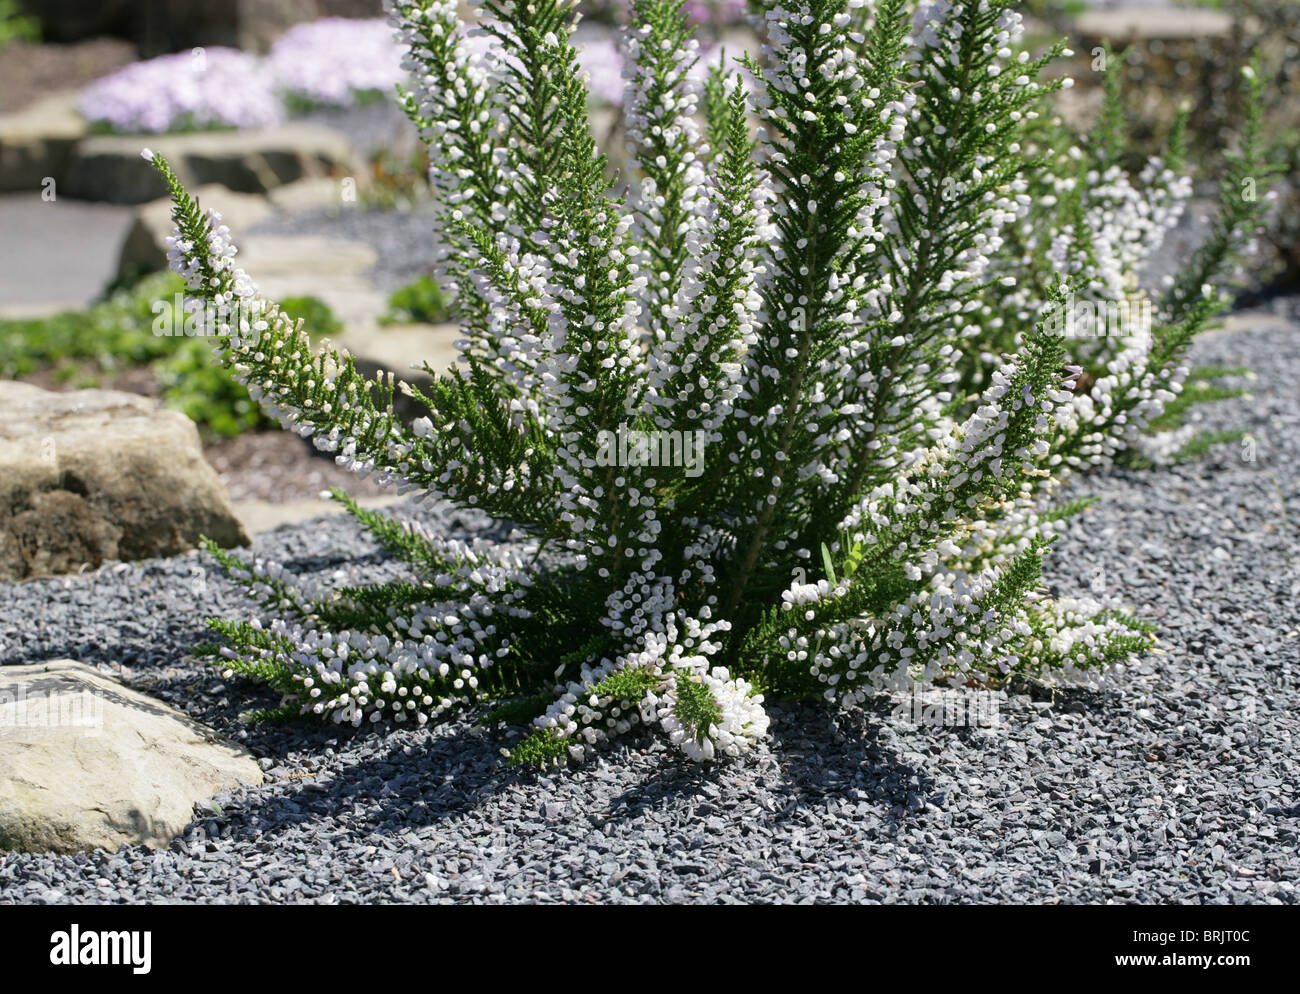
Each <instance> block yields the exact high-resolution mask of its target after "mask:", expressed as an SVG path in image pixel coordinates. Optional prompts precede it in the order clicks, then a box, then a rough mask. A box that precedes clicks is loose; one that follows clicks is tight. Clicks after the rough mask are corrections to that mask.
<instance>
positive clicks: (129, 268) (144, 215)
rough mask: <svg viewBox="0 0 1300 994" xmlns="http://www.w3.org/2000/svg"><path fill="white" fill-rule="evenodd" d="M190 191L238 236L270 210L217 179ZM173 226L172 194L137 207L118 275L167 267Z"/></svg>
mask: <svg viewBox="0 0 1300 994" xmlns="http://www.w3.org/2000/svg"><path fill="white" fill-rule="evenodd" d="M326 182H329V181H328V180H327V181H326ZM190 192H191V193H193V194H194V196H195V197H196V198H197V199H198V201H199V205H200V206H202V207H204V208H208V207H210V208H212V209H213V210H216V211H219V212H220V214H221V216H222V218H223V220H224V221H225V223H226V224H228V225H230V230H231V231H233V232H234V233H235V237H236V238H237V239H238V238H239V236H240V235H242V234H244V233H245V232H247V231H248V230H249V229H250V228H252V227H253V226H254V225H256V224H257V223H258V222H259V221H261V220H262V219H263V218H265V217H266V216H267V215H268V214H270V213H271V205H270V204H269V203H268V202H267V199H266V198H265V197H263V196H260V195H259V194H255V193H236V192H235V191H234V190H229V189H227V188H226V187H224V186H218V185H217V184H215V183H208V184H206V185H205V186H200V187H199V188H198V189H195V190H191V191H190ZM173 227H174V225H173V222H172V202H171V198H170V197H161V198H159V199H158V200H152V201H150V202H149V203H147V204H143V205H141V206H140V207H138V208H136V209H135V217H134V218H133V219H132V221H131V227H130V228H129V229H127V233H126V238H125V239H124V240H123V242H122V251H121V254H120V255H119V256H118V262H117V275H118V277H119V278H129V277H132V276H136V275H139V274H141V273H151V272H154V271H156V270H159V269H166V268H167V238H168V237H169V236H170V235H171V233H172V228H173Z"/></svg>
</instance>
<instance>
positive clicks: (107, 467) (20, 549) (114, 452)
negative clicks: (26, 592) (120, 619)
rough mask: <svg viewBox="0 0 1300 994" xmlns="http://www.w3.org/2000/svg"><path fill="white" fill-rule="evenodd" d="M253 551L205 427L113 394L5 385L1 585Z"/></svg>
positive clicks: (0, 455) (0, 412)
mask: <svg viewBox="0 0 1300 994" xmlns="http://www.w3.org/2000/svg"><path fill="white" fill-rule="evenodd" d="M203 535H206V536H208V537H209V538H211V539H213V540H214V541H215V542H217V543H218V544H220V545H225V546H230V545H247V544H248V542H249V540H248V535H247V533H246V532H245V531H244V529H243V526H242V525H240V523H239V519H238V518H236V517H235V515H234V512H233V511H232V509H231V507H230V500H229V498H228V497H227V496H226V490H225V487H224V486H222V484H221V480H220V478H219V477H218V476H217V474H216V471H215V470H213V468H212V467H211V466H209V465H208V463H207V462H206V461H205V460H204V458H203V452H202V449H201V448H200V445H199V434H198V430H197V429H196V428H195V427H194V422H192V421H191V420H190V419H189V418H187V417H185V415H183V414H181V413H180V412H179V411H171V410H167V409H164V408H161V407H159V406H158V403H157V401H154V400H151V399H149V398H147V397H140V396H137V395H136V394H128V393H120V392H117V391H113V390H73V391H68V392H65V393H57V392H52V391H48V390H42V389H40V388H39V387H35V386H32V385H30V384H27V383H17V382H13V381H0V579H8V580H12V579H23V578H26V577H29V576H48V575H53V574H58V573H66V572H71V571H75V570H77V569H79V568H80V567H81V566H83V565H89V566H92V567H94V566H98V565H99V564H100V563H101V562H103V561H104V560H106V559H122V560H135V559H146V558H149V557H153V556H169V555H176V554H177V553H180V552H185V551H187V550H189V549H192V548H194V547H195V545H196V544H197V543H198V540H199V538H200V536H203Z"/></svg>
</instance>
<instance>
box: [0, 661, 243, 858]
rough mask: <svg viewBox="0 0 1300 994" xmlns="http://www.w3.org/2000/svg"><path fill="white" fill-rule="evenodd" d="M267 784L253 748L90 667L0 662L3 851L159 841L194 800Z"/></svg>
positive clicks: (180, 823)
mask: <svg viewBox="0 0 1300 994" xmlns="http://www.w3.org/2000/svg"><path fill="white" fill-rule="evenodd" d="M261 782H262V771H261V769H260V768H259V766H258V764H257V761H256V760H255V759H254V758H253V757H252V755H250V754H249V753H248V752H247V750H245V749H243V748H241V747H239V746H236V745H234V744H232V743H229V742H225V741H223V740H221V739H219V738H218V737H217V736H216V735H215V734H214V733H213V732H212V731H211V730H210V729H208V728H205V727H204V726H203V725H201V724H199V723H198V722H196V721H194V720H193V719H191V718H189V717H188V716H186V715H184V714H182V713H181V712H179V711H177V710H176V709H175V708H172V707H170V706H168V705H167V704H164V703H163V702H162V701H159V700H157V699H156V698H153V697H149V696H148V695H146V694H142V693H140V692H138V691H135V690H132V689H130V688H129V687H127V686H125V685H124V684H123V683H121V681H119V680H116V679H113V678H112V677H109V676H105V675H103V674H101V673H100V672H99V671H98V670H96V669H93V668H92V667H89V666H85V665H83V664H81V663H78V662H74V661H72V660H67V659H62V660H55V661H51V662H44V663H31V664H28V665H23V666H0V849H3V850H17V851H20V852H58V853H73V852H79V851H81V850H85V849H94V848H103V849H110V850H115V849H117V848H118V847H119V846H121V845H123V844H134V845H146V846H150V847H152V848H159V847H162V846H165V845H167V843H168V842H169V841H170V840H171V839H172V838H174V837H175V836H176V835H179V834H180V833H181V832H182V831H183V830H184V829H185V827H186V826H187V825H188V824H189V823H190V822H191V821H193V819H194V805H195V804H201V803H204V802H206V801H208V800H209V799H210V798H212V797H213V796H214V795H216V794H218V793H220V792H221V791H222V790H225V789H226V788H230V787H235V786H236V785H238V784H247V785H257V784H260V783H261Z"/></svg>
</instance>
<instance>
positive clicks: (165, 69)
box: [80, 17, 618, 134]
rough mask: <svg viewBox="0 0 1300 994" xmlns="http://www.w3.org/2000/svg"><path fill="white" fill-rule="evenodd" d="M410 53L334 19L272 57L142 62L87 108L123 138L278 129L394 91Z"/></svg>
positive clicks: (306, 27) (381, 27)
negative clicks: (293, 112) (314, 111)
mask: <svg viewBox="0 0 1300 994" xmlns="http://www.w3.org/2000/svg"><path fill="white" fill-rule="evenodd" d="M402 55H403V48H402V46H401V44H400V43H399V42H398V41H397V39H395V38H394V37H393V32H392V29H391V28H389V26H388V24H387V23H386V22H385V21H384V20H383V19H382V18H377V19H372V20H354V19H350V18H341V17H324V18H320V19H319V20H315V21H307V22H304V23H302V24H298V25H295V26H294V27H292V28H290V29H289V30H288V31H286V32H285V33H284V34H283V35H281V36H280V38H279V39H277V40H276V42H275V44H274V45H273V46H272V47H271V51H270V53H269V54H268V55H267V57H266V58H265V59H259V58H257V57H256V56H254V55H248V54H246V53H244V52H239V51H236V50H234V49H229V48H196V49H194V50H193V51H192V52H188V53H185V52H183V53H180V54H177V55H162V56H159V57H157V58H153V59H147V60H145V61H143V62H134V63H132V64H131V65H129V66H125V67H123V68H122V69H119V70H117V71H116V72H113V73H110V74H109V75H108V76H105V77H104V78H102V79H99V80H96V81H95V82H93V83H91V84H90V85H89V86H87V87H86V88H85V89H84V90H83V91H82V94H81V99H80V109H81V113H82V115H83V116H84V117H85V118H86V119H87V120H89V121H91V122H93V123H94V124H96V125H97V126H98V127H100V128H101V129H104V130H108V131H114V132H118V133H122V134H156V133H162V132H171V131H191V130H200V129H208V128H269V127H274V126H275V125H277V124H279V123H281V121H283V120H284V117H285V112H286V104H287V105H288V108H290V109H302V108H313V107H349V106H352V105H353V104H355V103H357V102H358V101H359V100H363V99H365V98H366V97H368V96H370V95H373V94H390V93H392V92H393V88H394V87H395V86H397V84H398V83H400V82H402V81H403V80H404V79H405V78H406V73H405V72H404V71H403V69H402ZM614 75H615V76H617V75H618V73H617V70H615V73H614Z"/></svg>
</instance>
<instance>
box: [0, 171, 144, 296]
mask: <svg viewBox="0 0 1300 994" xmlns="http://www.w3.org/2000/svg"><path fill="white" fill-rule="evenodd" d="M130 226H131V213H130V208H127V207H121V206H118V205H116V204H88V203H85V202H81V201H76V200H72V199H70V198H67V197H64V196H61V195H57V194H56V199H54V200H44V199H42V197H41V194H40V192H39V191H37V192H33V193H10V194H0V316H3V317H7V318H10V317H11V318H24V317H43V316H46V315H49V314H54V313H57V312H59V311H73V310H81V309H83V308H85V307H88V306H89V305H90V304H91V303H93V302H94V301H95V300H97V299H99V297H100V296H101V295H102V294H103V292H104V287H105V286H107V285H108V283H109V281H110V280H112V279H113V276H114V275H115V273H116V271H117V259H118V256H119V254H120V252H121V249H122V240H123V238H125V237H126V233H127V230H128V229H129V228H130Z"/></svg>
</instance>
